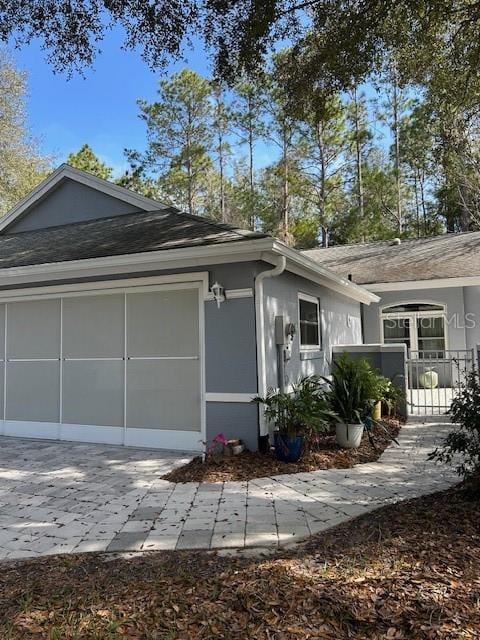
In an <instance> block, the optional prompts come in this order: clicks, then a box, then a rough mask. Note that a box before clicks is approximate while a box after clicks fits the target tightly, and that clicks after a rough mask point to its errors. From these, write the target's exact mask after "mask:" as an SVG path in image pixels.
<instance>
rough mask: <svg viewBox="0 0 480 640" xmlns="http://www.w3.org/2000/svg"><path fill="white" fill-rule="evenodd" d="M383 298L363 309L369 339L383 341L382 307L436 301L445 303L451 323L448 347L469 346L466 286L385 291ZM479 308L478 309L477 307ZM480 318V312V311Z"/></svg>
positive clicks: (380, 294) (364, 328) (365, 329)
mask: <svg viewBox="0 0 480 640" xmlns="http://www.w3.org/2000/svg"><path fill="white" fill-rule="evenodd" d="M378 295H379V296H380V297H381V300H380V302H379V303H378V304H372V305H370V306H369V307H367V306H365V307H364V309H363V319H364V325H363V331H364V341H365V343H367V344H369V343H379V342H381V331H380V309H381V307H383V306H385V305H390V304H401V303H403V302H417V301H418V302H420V301H423V302H432V303H435V302H436V303H439V304H445V305H446V310H447V324H448V330H447V332H448V348H449V349H465V348H467V347H466V339H465V308H464V299H463V289H462V287H450V288H445V289H418V290H416V291H385V292H381V293H378ZM477 311H478V309H477ZM479 318H480V315H479Z"/></svg>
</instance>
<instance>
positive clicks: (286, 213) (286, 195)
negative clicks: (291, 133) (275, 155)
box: [281, 126, 289, 242]
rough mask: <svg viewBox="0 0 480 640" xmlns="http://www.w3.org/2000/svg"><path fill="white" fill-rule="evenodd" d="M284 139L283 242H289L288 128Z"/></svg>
mask: <svg viewBox="0 0 480 640" xmlns="http://www.w3.org/2000/svg"><path fill="white" fill-rule="evenodd" d="M282 135H283V139H282V220H281V225H282V235H283V240H284V241H285V242H288V225H289V220H288V216H289V210H288V205H289V191H288V132H287V128H286V126H284V127H283V133H282Z"/></svg>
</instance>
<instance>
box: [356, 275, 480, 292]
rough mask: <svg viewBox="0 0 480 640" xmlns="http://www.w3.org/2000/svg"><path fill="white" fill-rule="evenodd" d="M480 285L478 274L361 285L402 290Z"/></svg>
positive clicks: (366, 287)
mask: <svg viewBox="0 0 480 640" xmlns="http://www.w3.org/2000/svg"><path fill="white" fill-rule="evenodd" d="M479 285H480V275H478V276H460V277H456V278H432V279H429V280H399V281H397V282H373V283H370V284H363V285H362V286H363V287H364V288H365V289H368V290H369V291H373V292H375V291H378V292H380V293H381V292H382V291H404V290H410V291H413V290H418V289H446V288H449V287H474V286H479Z"/></svg>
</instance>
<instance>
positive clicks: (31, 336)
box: [7, 300, 60, 358]
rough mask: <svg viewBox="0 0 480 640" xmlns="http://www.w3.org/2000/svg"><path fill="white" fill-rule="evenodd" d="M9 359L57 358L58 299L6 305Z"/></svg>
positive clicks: (58, 346) (58, 330) (58, 333)
mask: <svg viewBox="0 0 480 640" xmlns="http://www.w3.org/2000/svg"><path fill="white" fill-rule="evenodd" d="M7 332H8V344H7V357H8V358H58V357H60V300H32V301H29V302H14V303H9V304H8V311H7Z"/></svg>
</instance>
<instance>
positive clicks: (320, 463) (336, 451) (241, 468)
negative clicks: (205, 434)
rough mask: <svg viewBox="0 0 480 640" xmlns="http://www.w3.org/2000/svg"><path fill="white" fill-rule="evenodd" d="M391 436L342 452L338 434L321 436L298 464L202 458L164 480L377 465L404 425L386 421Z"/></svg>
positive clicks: (375, 435)
mask: <svg viewBox="0 0 480 640" xmlns="http://www.w3.org/2000/svg"><path fill="white" fill-rule="evenodd" d="M383 424H384V426H385V428H386V429H387V433H385V431H384V430H383V429H382V428H381V427H378V426H375V427H373V429H372V431H371V436H372V439H373V442H374V446H372V444H371V442H370V440H369V438H368V437H367V435H366V434H364V436H363V439H362V443H361V445H360V447H359V448H358V449H341V448H340V447H339V446H338V444H337V443H336V440H335V434H334V433H331V434H327V435H321V436H319V437H318V442H317V443H316V446H315V448H314V449H313V450H311V451H308V452H306V453H305V454H304V455H303V456H302V458H301V459H300V460H299V461H298V462H288V463H287V462H281V461H280V460H277V459H276V458H275V456H274V455H273V454H268V455H262V454H261V453H252V452H250V451H244V452H243V453H241V454H239V455H237V456H231V457H227V458H220V459H217V460H216V459H214V458H209V459H207V460H206V461H205V462H204V461H203V460H202V458H201V457H200V456H199V457H197V458H194V459H193V460H192V461H190V462H188V463H187V464H186V465H183V466H182V467H178V468H177V469H174V470H173V471H171V472H169V473H167V474H166V475H164V476H163V479H164V480H169V481H170V482H227V481H229V480H237V481H245V480H253V479H254V478H265V477H267V476H276V475H280V474H283V473H302V472H305V471H307V472H308V471H316V470H318V469H348V468H350V467H353V466H354V465H356V464H362V463H366V462H374V461H375V460H378V458H379V457H380V456H381V455H382V453H383V452H384V451H385V449H386V448H387V447H388V446H389V445H390V444H392V439H391V438H392V437H394V438H395V437H396V436H397V435H398V433H399V431H400V426H401V425H400V422H399V421H398V420H394V419H388V420H385V421H384V423H383Z"/></svg>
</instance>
